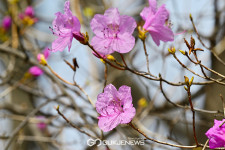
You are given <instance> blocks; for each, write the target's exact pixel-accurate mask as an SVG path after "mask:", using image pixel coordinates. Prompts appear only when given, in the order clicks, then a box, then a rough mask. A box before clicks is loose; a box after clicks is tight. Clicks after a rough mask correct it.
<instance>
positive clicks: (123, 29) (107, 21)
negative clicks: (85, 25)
mask: <svg viewBox="0 0 225 150" xmlns="http://www.w3.org/2000/svg"><path fill="white" fill-rule="evenodd" d="M136 26H137V24H136V22H135V20H134V19H133V18H132V17H129V16H126V15H120V13H119V11H118V9H117V8H110V9H108V10H106V11H105V13H104V15H100V14H97V15H95V16H94V18H93V19H92V20H91V29H92V31H93V32H94V33H95V34H96V36H94V37H93V38H92V41H91V45H92V46H93V47H94V49H95V50H96V51H98V52H99V53H101V54H103V55H107V54H111V53H113V52H115V51H116V52H119V53H127V52H129V51H131V50H132V48H133V47H134V44H135V38H134V37H133V36H132V33H133V31H134V29H135V28H136Z"/></svg>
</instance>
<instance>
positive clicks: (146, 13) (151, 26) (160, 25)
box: [140, 0, 174, 46]
mask: <svg viewBox="0 0 225 150" xmlns="http://www.w3.org/2000/svg"><path fill="white" fill-rule="evenodd" d="M140 15H141V17H142V19H143V20H144V21H145V24H144V26H143V28H144V29H145V30H146V31H148V32H149V33H150V34H151V36H152V39H153V41H154V42H155V43H156V45H157V46H159V45H160V40H161V41H164V42H167V41H173V40H174V34H173V31H172V30H171V29H170V28H169V27H168V26H166V25H165V22H166V20H168V18H169V12H168V11H167V9H166V7H165V4H164V5H162V6H161V7H160V8H159V9H158V10H157V2H156V0H149V7H145V8H144V9H143V10H142V12H141V13H140Z"/></svg>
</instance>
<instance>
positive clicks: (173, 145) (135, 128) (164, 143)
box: [128, 122, 197, 149]
mask: <svg viewBox="0 0 225 150" xmlns="http://www.w3.org/2000/svg"><path fill="white" fill-rule="evenodd" d="M128 125H129V126H130V127H132V128H133V129H134V130H136V131H137V132H139V133H140V134H142V135H143V136H144V137H145V138H146V139H148V140H150V141H153V142H156V143H159V144H163V145H168V146H172V147H179V148H189V149H193V148H196V147H197V145H194V146H184V145H176V144H170V143H166V142H162V141H158V140H155V139H152V138H150V137H148V136H147V135H146V134H145V133H144V132H142V131H141V130H140V129H138V128H137V127H136V126H134V125H133V124H132V122H130V123H128Z"/></svg>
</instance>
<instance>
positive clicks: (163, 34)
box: [149, 25, 174, 46]
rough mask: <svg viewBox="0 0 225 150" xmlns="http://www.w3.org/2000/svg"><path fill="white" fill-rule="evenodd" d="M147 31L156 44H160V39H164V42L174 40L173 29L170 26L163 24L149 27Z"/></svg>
mask: <svg viewBox="0 0 225 150" xmlns="http://www.w3.org/2000/svg"><path fill="white" fill-rule="evenodd" d="M149 33H150V34H151V36H152V39H153V41H154V42H155V43H156V45H157V46H159V45H160V40H161V41H164V42H167V41H173V40H174V34H173V31H172V30H171V29H170V28H168V27H166V26H163V25H158V26H154V27H150V28H149Z"/></svg>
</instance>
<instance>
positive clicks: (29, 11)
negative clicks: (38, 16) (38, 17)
mask: <svg viewBox="0 0 225 150" xmlns="http://www.w3.org/2000/svg"><path fill="white" fill-rule="evenodd" d="M24 13H25V15H27V16H30V17H34V9H33V7H32V6H27V8H26V9H25V11H24Z"/></svg>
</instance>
